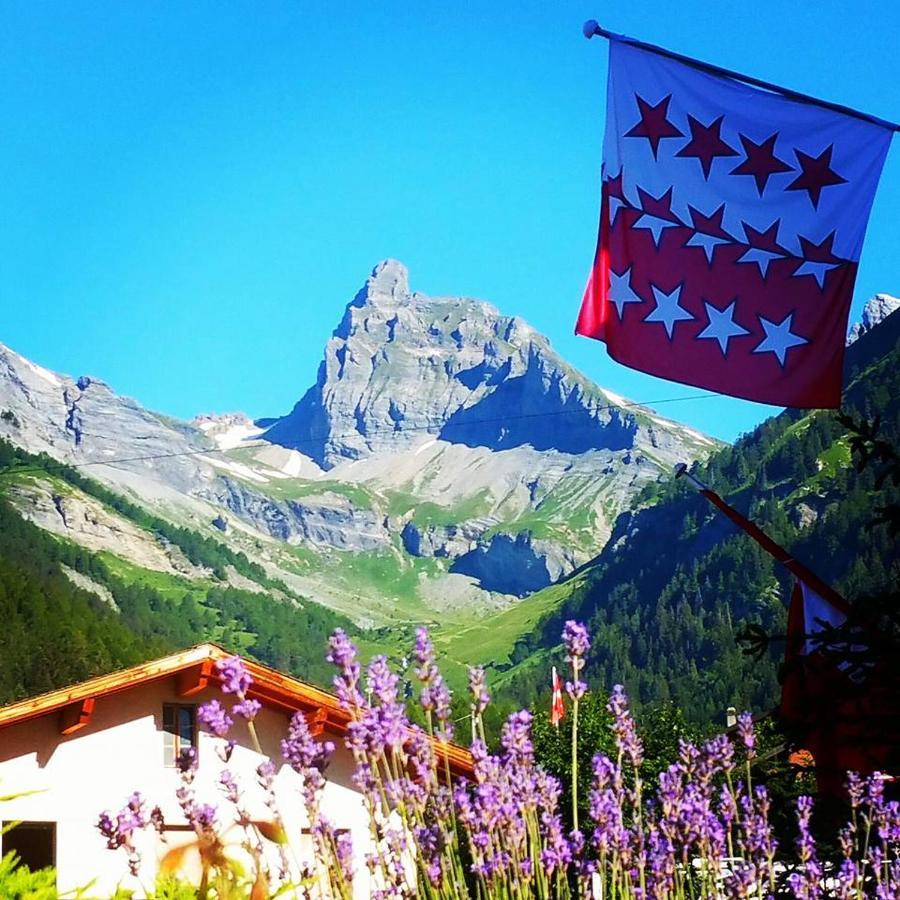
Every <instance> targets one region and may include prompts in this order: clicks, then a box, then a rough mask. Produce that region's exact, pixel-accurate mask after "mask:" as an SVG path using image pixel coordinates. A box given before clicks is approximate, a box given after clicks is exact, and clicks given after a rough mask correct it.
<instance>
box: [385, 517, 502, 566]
mask: <svg viewBox="0 0 900 900" xmlns="http://www.w3.org/2000/svg"><path fill="white" fill-rule="evenodd" d="M486 527H487V525H485V524H482V523H479V522H464V523H462V524H460V525H428V526H425V527H422V526H420V525H417V524H416V523H415V522H407V523H406V525H404V526H403V531H402V532H400V537H401V540H402V541H403V547H404V549H405V550H406V552H407V553H409V554H410V555H411V556H431V557H436V558H438V559H441V558H444V559H446V558H448V557H449V558H455V557H457V556H462V555H463V554H464V553H468V552H469V551H470V550H472V549H474V547H475V545H476V543H477V542H478V539H479V538H480V537H481V534H482V532H483V531H484V530H485V529H486Z"/></svg>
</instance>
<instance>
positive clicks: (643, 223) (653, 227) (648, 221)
mask: <svg viewBox="0 0 900 900" xmlns="http://www.w3.org/2000/svg"><path fill="white" fill-rule="evenodd" d="M678 224H679V223H678V222H670V221H669V220H668V219H661V218H659V216H651V215H650V214H649V213H644V214H643V215H642V216H641V217H640V218H639V219H638V220H637V221H636V222H635V223H634V225H633V226H632V227H633V228H646V229H647V230H648V231H650V233H651V234H652V235H653V243H654V244H656V246H657V247H658V246H659V239H660V238H661V237H662V233H663V231H665V229H666V228H675V227H676V226H677V225H678Z"/></svg>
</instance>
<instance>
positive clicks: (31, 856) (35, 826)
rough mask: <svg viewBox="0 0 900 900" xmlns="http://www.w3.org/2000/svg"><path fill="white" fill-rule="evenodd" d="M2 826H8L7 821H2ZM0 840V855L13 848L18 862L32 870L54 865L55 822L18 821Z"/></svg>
mask: <svg viewBox="0 0 900 900" xmlns="http://www.w3.org/2000/svg"><path fill="white" fill-rule="evenodd" d="M3 827H9V823H3ZM0 830H2V828H0ZM0 841H2V844H3V846H2V853H0V856H5V855H6V854H7V853H9V852H10V851H11V850H13V851H15V853H16V854H17V855H18V857H19V864H20V865H23V866H28V868H29V869H31V871H32V872H36V871H37V870H38V869H46V868H47V867H48V866H55V865H56V822H19V823H18V825H15V826H14V827H13V828H10V830H9V831H7V832H6V834H4V835H3V837H2V838H0Z"/></svg>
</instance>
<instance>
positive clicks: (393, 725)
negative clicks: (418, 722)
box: [354, 656, 409, 750]
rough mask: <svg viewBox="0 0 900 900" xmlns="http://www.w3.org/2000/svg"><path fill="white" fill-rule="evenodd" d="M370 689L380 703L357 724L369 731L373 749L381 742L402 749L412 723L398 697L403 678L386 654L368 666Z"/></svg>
mask: <svg viewBox="0 0 900 900" xmlns="http://www.w3.org/2000/svg"><path fill="white" fill-rule="evenodd" d="M367 674H368V683H369V691H370V693H371V694H372V697H373V698H374V700H375V701H376V704H377V705H376V706H375V707H374V708H370V709H369V710H367V711H366V713H365V714H364V716H363V720H362V722H360V723H354V724H355V725H357V726H358V727H359V730H360V731H363V730H364V731H365V732H366V738H367V739H368V741H369V746H370V748H371V749H373V750H375V749H376V745H377V744H379V743H381V744H383V745H384V746H385V747H389V748H391V749H394V750H399V749H400V748H401V747H402V746H403V742H404V741H405V740H406V734H407V730H408V728H409V722H408V720H407V718H406V711H405V710H404V708H403V704H401V703H400V702H399V701H398V699H397V686H398V685H399V683H400V679H399V678H398V677H397V676H396V675H395V674H394V673H393V672H392V671H391V670H390V667H389V666H388V662H387V657H386V656H376V657H375V658H374V659H373V660H372V661H371V662H370V663H369V668H368V673H367Z"/></svg>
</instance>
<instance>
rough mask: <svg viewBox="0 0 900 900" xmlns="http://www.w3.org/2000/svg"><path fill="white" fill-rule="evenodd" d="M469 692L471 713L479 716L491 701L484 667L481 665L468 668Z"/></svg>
mask: <svg viewBox="0 0 900 900" xmlns="http://www.w3.org/2000/svg"><path fill="white" fill-rule="evenodd" d="M469 694H470V695H471V697H472V704H471V706H472V715H473V716H480V715H481V714H482V713H483V712H484V711H485V709H487V706H488V704H489V703H490V702H491V695H490V694H489V693H488V690H487V681H486V679H485V676H484V669H483V668H482V667H481V666H472V667H470V668H469Z"/></svg>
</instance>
